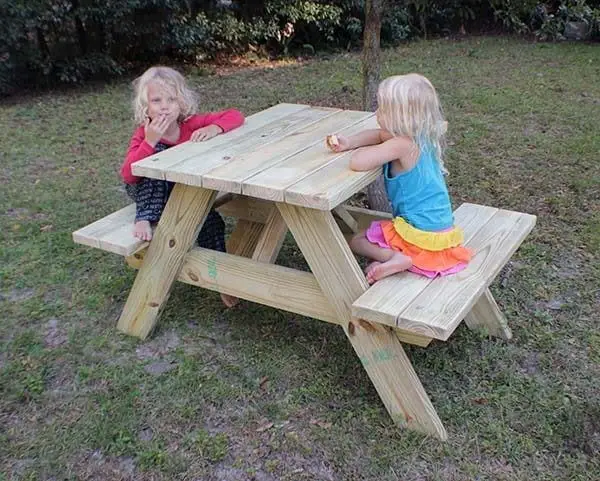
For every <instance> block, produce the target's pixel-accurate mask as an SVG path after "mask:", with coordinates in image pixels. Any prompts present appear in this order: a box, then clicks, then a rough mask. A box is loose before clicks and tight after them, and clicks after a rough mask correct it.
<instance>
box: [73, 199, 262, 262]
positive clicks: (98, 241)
mask: <svg viewBox="0 0 600 481" xmlns="http://www.w3.org/2000/svg"><path fill="white" fill-rule="evenodd" d="M263 204H264V202H261V201H257V200H254V199H245V200H244V201H243V202H242V200H241V199H240V198H236V197H235V196H233V195H232V194H221V195H219V196H218V197H217V200H216V201H215V208H216V209H217V211H219V212H220V213H221V214H223V215H230V216H233V217H237V218H239V219H244V220H247V221H251V222H257V223H265V222H266V220H267V215H268V212H267V210H266V209H265V208H264V205H263ZM134 220H135V204H130V205H128V206H127V207H123V208H122V209H119V210H118V211H116V212H113V213H112V214H109V215H107V216H106V217H103V218H102V219H99V220H97V221H96V222H92V223H91V224H89V225H87V226H85V227H82V228H81V229H78V230H76V231H75V232H73V241H74V242H75V243H77V244H82V245H86V246H89V247H95V248H96V249H101V250H104V251H107V252H112V253H114V254H119V255H121V256H125V257H128V256H131V255H133V254H135V253H136V252H139V251H141V250H143V249H145V248H146V247H148V244H149V243H148V242H146V241H142V240H140V239H138V238H136V237H134V236H133V222H134Z"/></svg>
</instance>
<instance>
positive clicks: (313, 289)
mask: <svg viewBox="0 0 600 481" xmlns="http://www.w3.org/2000/svg"><path fill="white" fill-rule="evenodd" d="M143 254H144V253H143V252H140V253H138V254H136V256H137V257H136V256H131V257H128V258H127V262H128V264H129V265H130V266H131V267H133V268H136V269H138V268H140V266H142V265H143ZM177 280H179V281H181V282H185V283H186V284H191V285H194V286H198V287H202V288H205V289H210V290H212V291H217V292H223V293H225V294H229V295H231V296H235V297H239V298H241V299H246V300H248V301H252V302H256V303H259V304H264V305H266V306H271V307H275V308H277V309H283V310H285V311H289V312H295V313H297V314H300V315H302V316H307V317H312V318H315V319H320V320H322V321H326V322H332V323H334V324H337V323H338V317H337V314H336V313H335V311H334V310H333V309H332V307H331V304H330V303H329V301H328V300H327V299H326V298H325V296H324V295H323V293H322V292H321V288H320V287H319V285H318V283H317V281H316V279H315V276H314V275H312V274H311V273H310V272H303V271H298V270H296V269H290V268H289V267H283V266H277V265H273V264H268V263H266V262H258V261H254V260H252V259H248V258H241V257H238V256H234V255H231V254H224V253H222V252H217V251H213V250H210V249H203V248H201V247H195V248H193V249H192V250H191V251H190V252H189V254H187V255H186V257H185V261H184V263H183V266H182V268H181V270H180V272H179V275H178V278H177Z"/></svg>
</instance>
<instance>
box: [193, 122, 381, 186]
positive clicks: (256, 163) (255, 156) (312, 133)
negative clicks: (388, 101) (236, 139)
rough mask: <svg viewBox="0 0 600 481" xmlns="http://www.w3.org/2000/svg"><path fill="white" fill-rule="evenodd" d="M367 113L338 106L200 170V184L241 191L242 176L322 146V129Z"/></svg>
mask: <svg viewBox="0 0 600 481" xmlns="http://www.w3.org/2000/svg"><path fill="white" fill-rule="evenodd" d="M371 115H372V114H371V113H369V112H356V111H342V110H338V111H337V112H336V113H335V114H334V115H329V116H327V117H324V118H322V119H320V120H318V121H317V122H312V123H311V124H309V125H305V126H304V127H303V128H302V129H299V130H297V131H295V132H293V135H291V133H288V134H286V135H281V136H280V137H279V138H278V139H277V140H275V141H274V142H272V143H269V144H267V145H263V146H260V147H258V148H256V149H254V150H252V151H248V152H245V153H242V154H240V155H237V156H233V157H232V159H231V160H230V161H229V162H227V163H225V164H222V165H221V166H220V167H217V168H215V169H213V170H211V171H210V172H207V173H206V174H204V175H203V177H202V185H203V186H205V187H207V188H210V189H215V190H223V191H226V192H233V193H238V194H239V193H242V184H243V183H244V181H245V180H246V179H248V178H250V177H252V176H253V175H255V174H257V173H259V172H261V171H263V170H265V169H267V168H269V167H271V166H273V165H275V164H278V163H279V162H282V161H283V160H285V159H286V158H288V157H290V156H294V155H296V154H298V153H299V152H302V151H304V150H306V149H308V148H310V147H311V146H313V145H316V144H319V145H320V147H319V148H320V149H321V150H322V149H324V145H323V138H324V137H325V134H326V133H328V132H335V131H337V130H339V129H343V128H344V127H347V126H349V125H352V124H354V123H356V122H359V121H361V120H363V119H364V118H366V117H367V116H371Z"/></svg>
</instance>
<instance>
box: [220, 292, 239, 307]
mask: <svg viewBox="0 0 600 481" xmlns="http://www.w3.org/2000/svg"><path fill="white" fill-rule="evenodd" d="M221 300H222V301H223V304H225V306H226V307H233V306H235V305H236V304H237V303H238V302H240V300H239V299H238V298H237V297H234V296H230V295H229V294H223V293H221Z"/></svg>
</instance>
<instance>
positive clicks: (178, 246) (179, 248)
mask: <svg viewBox="0 0 600 481" xmlns="http://www.w3.org/2000/svg"><path fill="white" fill-rule="evenodd" d="M216 195H217V192H216V191H212V190H207V189H203V188H200V187H192V186H187V185H183V184H176V185H175V187H174V188H173V192H172V193H171V196H170V197H169V201H168V202H167V205H166V206H165V209H164V211H163V214H162V217H161V219H160V221H159V223H158V226H157V228H156V230H155V232H154V237H153V239H152V242H150V246H149V247H148V252H147V253H146V255H145V258H144V263H143V265H142V267H141V269H140V271H139V272H138V275H137V276H136V278H135V282H134V283H133V287H132V288H131V292H130V293H129V297H128V298H127V303H126V304H125V307H124V308H123V312H122V313H121V317H120V318H119V323H118V324H117V328H118V329H119V330H120V331H123V332H125V333H127V334H130V335H133V336H137V337H140V338H142V339H145V338H146V337H147V336H148V334H150V332H151V331H152V329H153V328H154V326H155V325H156V321H157V320H158V316H159V315H160V313H161V311H162V309H163V308H164V306H165V303H166V301H167V299H168V298H169V295H170V293H171V288H172V286H173V282H174V281H175V279H176V278H177V275H178V274H179V270H180V269H181V266H182V264H183V261H184V257H185V255H186V254H187V253H188V252H189V250H190V249H191V248H192V246H193V245H194V243H195V241H196V238H197V236H198V232H199V231H200V229H201V227H202V224H204V220H205V219H206V216H207V215H208V212H209V211H210V209H211V206H212V205H213V202H214V200H215V197H216Z"/></svg>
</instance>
